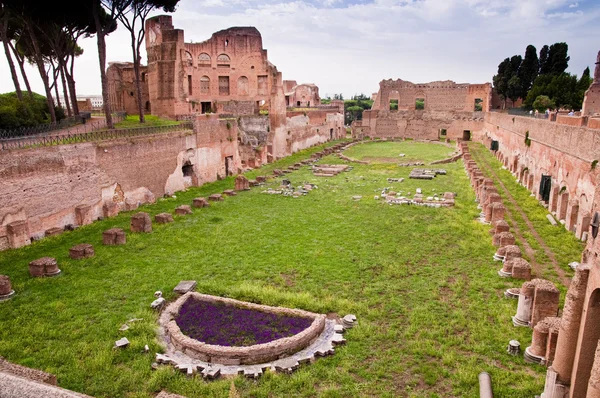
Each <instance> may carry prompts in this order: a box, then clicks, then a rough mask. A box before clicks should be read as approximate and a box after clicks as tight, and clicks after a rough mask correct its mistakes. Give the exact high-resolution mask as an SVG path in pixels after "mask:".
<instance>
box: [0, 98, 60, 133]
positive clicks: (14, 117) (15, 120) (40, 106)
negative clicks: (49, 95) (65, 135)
mask: <svg viewBox="0 0 600 398" xmlns="http://www.w3.org/2000/svg"><path fill="white" fill-rule="evenodd" d="M57 109H58V108H55V110H57ZM57 117H60V118H59V119H58V120H60V119H61V118H64V111H62V112H61V111H58V113H57ZM49 122H50V113H49V111H48V104H47V102H46V97H43V96H41V95H39V94H35V93H34V94H33V99H31V98H29V95H28V94H27V93H23V101H22V102H21V101H19V99H18V98H17V94H16V93H14V92H12V93H5V94H0V129H18V128H22V127H33V126H37V125H39V124H43V123H49Z"/></svg>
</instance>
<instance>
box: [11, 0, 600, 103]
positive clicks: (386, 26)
mask: <svg viewBox="0 0 600 398" xmlns="http://www.w3.org/2000/svg"><path fill="white" fill-rule="evenodd" d="M581 3H582V5H581V6H579V8H578V9H577V10H574V9H573V8H575V7H571V6H572V5H573V4H578V3H572V1H569V0H504V1H502V2H499V1H496V0H374V1H372V2H369V3H364V2H363V3H356V1H355V2H354V4H348V3H344V2H342V1H341V0H291V1H290V0H261V1H259V0H226V1H225V0H202V1H194V0H182V1H181V2H180V5H179V7H178V10H177V11H176V12H175V13H174V14H173V23H174V25H175V26H176V27H177V28H181V29H184V31H185V38H186V41H194V42H199V41H202V40H206V39H208V38H209V37H210V35H211V34H212V33H213V32H215V31H218V30H221V29H225V28H228V27H231V26H248V25H252V26H256V27H257V28H258V29H259V30H260V32H261V33H262V36H263V44H264V46H265V48H267V49H268V51H269V59H270V60H271V61H272V62H273V63H274V64H275V65H277V67H278V69H279V70H280V71H282V72H283V75H284V78H285V79H293V80H297V81H299V82H313V83H316V84H317V85H319V86H320V88H321V90H320V92H321V94H322V95H324V94H327V93H328V94H333V93H338V92H343V93H344V94H345V95H346V96H348V95H352V94H354V93H360V92H364V93H371V92H374V91H377V89H378V83H379V81H380V80H382V79H385V78H402V79H405V80H411V81H414V82H427V81H433V80H446V79H452V80H455V81H458V82H473V83H478V82H486V81H491V78H492V75H493V74H494V73H495V72H496V68H497V65H498V63H499V62H500V61H501V60H502V59H504V58H505V57H508V56H511V55H513V54H517V53H518V54H523V53H524V51H525V47H526V46H527V45H528V44H533V45H535V46H536V47H537V48H538V50H539V48H541V46H542V45H544V44H552V43H554V42H557V41H565V42H567V43H568V44H569V54H570V56H571V68H570V71H572V72H574V73H581V71H582V70H583V69H584V68H585V67H586V66H588V65H593V63H594V60H595V54H596V53H597V50H598V48H597V46H598V44H597V37H598V34H599V33H600V29H599V28H598V26H600V24H599V21H600V5H596V4H591V2H588V4H587V9H586V10H585V12H582V11H581V9H582V7H583V2H581ZM81 45H82V47H83V48H84V49H85V53H84V54H83V55H82V56H81V57H80V59H78V60H77V64H76V68H77V71H76V80H77V87H78V92H80V93H83V94H94V93H99V92H100V83H99V68H98V60H97V56H96V54H97V52H96V50H95V47H96V40H95V39H86V40H83V41H82V43H81ZM107 45H108V59H109V61H128V60H130V58H131V54H130V47H129V37H128V35H127V32H126V31H124V30H123V29H119V30H117V32H115V33H113V34H112V35H110V36H109V38H108V40H107ZM0 73H2V75H3V76H5V78H4V79H2V80H1V81H0V91H1V92H4V91H10V90H13V87H12V82H11V79H10V77H8V76H9V72H8V67H7V65H6V62H5V61H4V59H3V57H0ZM34 74H35V71H33V70H32V71H31V72H30V76H32V77H33V76H34ZM34 86H35V87H36V90H38V91H41V82H40V81H39V79H36V82H35V85H34Z"/></svg>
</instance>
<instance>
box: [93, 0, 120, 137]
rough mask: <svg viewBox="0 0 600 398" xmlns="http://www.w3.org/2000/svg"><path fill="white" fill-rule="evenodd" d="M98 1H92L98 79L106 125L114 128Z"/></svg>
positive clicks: (104, 43) (104, 41) (104, 42)
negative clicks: (98, 67) (96, 40)
mask: <svg viewBox="0 0 600 398" xmlns="http://www.w3.org/2000/svg"><path fill="white" fill-rule="evenodd" d="M98 3H99V2H98V1H94V2H93V8H94V9H93V10H92V13H93V14H94V22H95V24H96V38H97V39H98V60H99V62H100V81H101V82H102V101H103V102H104V116H105V118H106V127H107V128H109V129H114V128H115V126H114V124H113V120H112V115H111V113H110V112H111V109H110V103H109V100H108V79H107V78H106V40H105V32H104V28H103V27H102V24H101V23H100V15H99V10H98V9H97V7H99V6H100V5H99V4H98Z"/></svg>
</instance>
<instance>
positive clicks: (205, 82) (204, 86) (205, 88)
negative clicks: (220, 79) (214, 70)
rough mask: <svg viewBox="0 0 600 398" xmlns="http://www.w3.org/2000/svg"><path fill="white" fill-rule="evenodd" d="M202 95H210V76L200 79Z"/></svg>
mask: <svg viewBox="0 0 600 398" xmlns="http://www.w3.org/2000/svg"><path fill="white" fill-rule="evenodd" d="M200 94H210V78H209V77H208V76H202V77H201V78H200Z"/></svg>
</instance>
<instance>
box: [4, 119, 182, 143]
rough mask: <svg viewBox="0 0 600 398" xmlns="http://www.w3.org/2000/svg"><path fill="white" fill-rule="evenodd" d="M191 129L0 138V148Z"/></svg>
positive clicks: (145, 128)
mask: <svg viewBox="0 0 600 398" xmlns="http://www.w3.org/2000/svg"><path fill="white" fill-rule="evenodd" d="M191 129H193V123H191V122H182V123H181V124H177V125H171V126H154V127H139V128H130V129H114V130H99V131H90V132H85V133H75V134H68V133H67V134H64V133H62V134H57V135H37V136H30V137H19V138H12V139H7V140H0V150H9V149H19V148H31V147H38V146H52V145H64V144H76V143H80V142H91V141H102V140H111V139H119V138H128V137H138V136H142V135H151V134H160V133H168V132H174V131H180V130H191Z"/></svg>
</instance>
